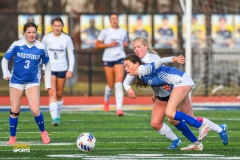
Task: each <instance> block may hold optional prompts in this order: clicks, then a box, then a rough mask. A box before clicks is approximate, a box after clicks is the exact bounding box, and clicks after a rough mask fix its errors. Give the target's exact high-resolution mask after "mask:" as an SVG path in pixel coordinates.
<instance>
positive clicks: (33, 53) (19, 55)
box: [4, 39, 49, 84]
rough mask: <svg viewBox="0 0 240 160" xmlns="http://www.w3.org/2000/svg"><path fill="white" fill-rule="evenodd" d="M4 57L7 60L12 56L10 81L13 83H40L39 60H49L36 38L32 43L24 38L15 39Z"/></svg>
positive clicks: (43, 47) (45, 61)
mask: <svg viewBox="0 0 240 160" xmlns="http://www.w3.org/2000/svg"><path fill="white" fill-rule="evenodd" d="M4 58H5V59H7V60H9V61H10V60H11V59H12V58H14V65H13V68H12V77H11V79H10V83H15V84H28V83H40V79H41V68H40V67H41V61H42V62H43V63H44V64H46V63H47V62H48V61H49V57H48V54H47V52H46V50H45V45H44V44H43V43H41V42H40V41H38V40H36V41H35V43H34V44H30V45H29V44H26V40H25V39H21V40H18V41H15V42H14V43H13V44H12V45H11V46H10V48H9V49H8V50H7V52H6V54H5V55H4Z"/></svg>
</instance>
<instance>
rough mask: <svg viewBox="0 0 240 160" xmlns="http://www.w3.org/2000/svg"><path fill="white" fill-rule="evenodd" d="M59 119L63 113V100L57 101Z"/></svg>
mask: <svg viewBox="0 0 240 160" xmlns="http://www.w3.org/2000/svg"><path fill="white" fill-rule="evenodd" d="M57 105H58V107H57V118H60V115H61V112H62V106H63V100H61V101H57Z"/></svg>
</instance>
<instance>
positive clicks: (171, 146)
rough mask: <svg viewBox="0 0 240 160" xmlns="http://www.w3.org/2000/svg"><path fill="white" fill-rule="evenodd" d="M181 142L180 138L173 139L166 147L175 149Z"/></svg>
mask: <svg viewBox="0 0 240 160" xmlns="http://www.w3.org/2000/svg"><path fill="white" fill-rule="evenodd" d="M181 144H182V141H181V140H180V138H178V139H175V140H173V141H172V143H171V144H170V146H168V147H167V149H176V148H177V147H178V146H180V145H181Z"/></svg>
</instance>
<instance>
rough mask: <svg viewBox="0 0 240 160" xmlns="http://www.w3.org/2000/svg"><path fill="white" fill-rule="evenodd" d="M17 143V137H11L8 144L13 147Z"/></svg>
mask: <svg viewBox="0 0 240 160" xmlns="http://www.w3.org/2000/svg"><path fill="white" fill-rule="evenodd" d="M16 142H17V137H16V136H10V138H9V141H8V142H7V144H9V145H13V144H14V143H16Z"/></svg>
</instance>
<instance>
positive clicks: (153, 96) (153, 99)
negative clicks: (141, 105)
mask: <svg viewBox="0 0 240 160" xmlns="http://www.w3.org/2000/svg"><path fill="white" fill-rule="evenodd" d="M156 99H157V97H156V95H152V102H153V103H154V102H155V101H156Z"/></svg>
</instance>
